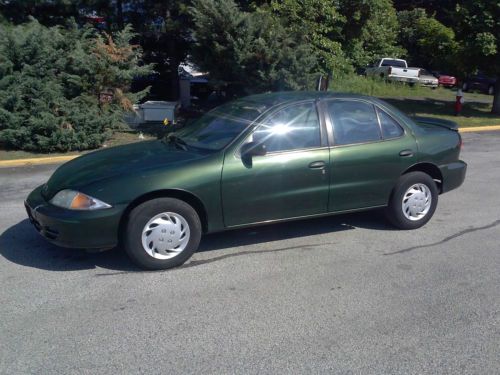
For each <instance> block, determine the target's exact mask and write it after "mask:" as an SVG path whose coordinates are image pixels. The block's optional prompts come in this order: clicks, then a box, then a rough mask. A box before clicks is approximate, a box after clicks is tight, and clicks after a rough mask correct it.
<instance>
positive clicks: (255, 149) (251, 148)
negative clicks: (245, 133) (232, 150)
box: [240, 142, 267, 158]
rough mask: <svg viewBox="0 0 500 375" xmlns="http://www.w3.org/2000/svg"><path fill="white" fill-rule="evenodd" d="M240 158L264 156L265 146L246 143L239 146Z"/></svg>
mask: <svg viewBox="0 0 500 375" xmlns="http://www.w3.org/2000/svg"><path fill="white" fill-rule="evenodd" d="M240 152H241V157H243V158H245V157H246V158H251V157H253V156H264V155H265V154H266V153H267V150H266V146H264V145H263V144H262V143H257V142H248V143H245V144H244V145H243V146H241V150H240Z"/></svg>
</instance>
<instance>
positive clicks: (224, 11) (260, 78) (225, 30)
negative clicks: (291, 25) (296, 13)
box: [190, 0, 316, 93]
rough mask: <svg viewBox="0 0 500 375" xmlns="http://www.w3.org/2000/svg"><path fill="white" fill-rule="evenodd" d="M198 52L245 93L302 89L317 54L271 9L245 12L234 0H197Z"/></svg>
mask: <svg viewBox="0 0 500 375" xmlns="http://www.w3.org/2000/svg"><path fill="white" fill-rule="evenodd" d="M190 11H191V14H192V16H193V21H194V35H193V36H194V39H195V47H194V49H193V57H194V60H195V61H196V63H197V64H198V65H199V66H200V68H202V69H203V70H207V71H209V72H210V76H211V78H212V79H214V80H216V81H219V82H226V83H230V84H232V85H233V86H238V87H240V89H241V93H243V92H244V93H251V92H264V91H269V90H289V89H303V88H306V87H307V86H308V83H310V82H311V81H310V73H311V72H312V70H313V68H314V66H315V64H316V60H315V58H314V54H312V51H311V49H310V48H309V47H308V45H307V44H306V43H304V41H303V39H302V37H301V35H298V34H296V33H293V32H291V31H289V30H287V29H285V28H284V27H283V25H282V24H281V23H280V22H278V21H277V20H276V19H275V18H273V17H271V15H270V14H269V13H268V12H265V11H261V10H257V11H255V12H251V13H249V12H244V11H241V10H240V8H239V7H238V6H237V5H236V3H235V2H234V1H233V0H195V1H194V2H193V7H192V8H191V9H190Z"/></svg>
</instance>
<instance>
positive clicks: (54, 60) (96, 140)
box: [0, 20, 151, 152]
mask: <svg viewBox="0 0 500 375" xmlns="http://www.w3.org/2000/svg"><path fill="white" fill-rule="evenodd" d="M132 36H133V33H132V32H131V30H130V28H125V29H124V30H123V31H121V32H119V33H117V34H116V35H115V36H114V38H113V37H111V36H109V35H98V34H96V32H95V30H93V29H90V28H83V29H80V28H77V27H76V25H75V24H72V25H70V26H69V27H68V28H62V27H50V28H47V27H45V26H42V25H41V24H40V23H38V22H37V21H36V20H31V21H30V22H29V23H26V24H22V25H17V26H8V25H0V145H1V146H2V147H4V148H16V149H23V150H30V151H42V152H53V151H69V150H82V149H91V148H96V147H99V146H100V145H101V144H102V143H103V142H104V141H105V139H106V138H107V137H108V136H109V135H110V133H111V131H112V129H116V128H118V127H120V126H121V123H122V117H123V114H124V112H125V111H127V110H129V109H130V108H131V104H132V102H134V101H136V100H137V99H138V98H139V97H141V96H142V95H144V92H142V93H139V94H137V95H132V94H130V93H128V92H127V90H128V87H129V85H130V82H131V80H132V78H133V77H136V76H140V75H143V74H147V73H149V72H150V71H151V67H150V66H139V59H140V53H141V51H140V50H139V49H138V48H137V47H136V46H133V45H131V44H130V39H131V38H132Z"/></svg>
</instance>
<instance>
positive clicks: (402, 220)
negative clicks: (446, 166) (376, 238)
mask: <svg viewBox="0 0 500 375" xmlns="http://www.w3.org/2000/svg"><path fill="white" fill-rule="evenodd" d="M415 184H423V185H425V186H427V187H428V188H429V190H430V192H431V205H430V208H429V211H428V212H427V213H426V214H425V216H423V217H422V218H420V219H418V220H410V219H408V218H407V217H406V216H405V214H404V212H403V208H402V202H403V198H404V195H405V193H406V192H407V191H408V189H410V187H412V186H413V185H415ZM438 196H439V191H438V188H437V185H436V182H435V181H434V180H433V179H432V178H431V177H430V176H429V175H428V174H426V173H423V172H410V173H407V174H404V175H402V176H401V177H400V178H399V180H398V182H397V183H396V186H395V187H394V189H393V191H392V194H391V198H390V200H389V205H388V206H387V208H386V210H385V214H386V217H387V219H388V220H389V221H390V222H391V224H392V225H394V226H395V227H397V228H400V229H417V228H420V227H422V226H424V225H425V224H426V223H427V222H428V221H429V220H430V219H431V218H432V215H434V212H435V211H436V207H437V203H438Z"/></svg>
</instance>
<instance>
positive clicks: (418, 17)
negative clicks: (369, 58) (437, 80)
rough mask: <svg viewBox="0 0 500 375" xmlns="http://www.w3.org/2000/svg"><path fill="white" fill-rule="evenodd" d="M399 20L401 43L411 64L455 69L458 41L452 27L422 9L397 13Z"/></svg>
mask: <svg viewBox="0 0 500 375" xmlns="http://www.w3.org/2000/svg"><path fill="white" fill-rule="evenodd" d="M398 19H399V24H400V34H399V41H400V44H401V45H402V46H403V47H404V48H405V49H406V50H407V51H408V54H409V58H410V60H411V61H412V63H413V64H414V65H416V66H424V67H428V66H430V67H433V68H435V69H444V70H447V71H448V70H454V69H453V67H452V66H453V63H454V62H455V60H456V53H457V50H458V44H457V42H456V40H455V33H454V32H453V30H452V29H451V28H449V27H446V26H445V25H443V24H442V23H441V22H439V21H438V20H436V19H435V18H434V17H431V16H428V15H427V14H426V11H425V9H422V8H415V9H413V10H405V11H401V12H398Z"/></svg>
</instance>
